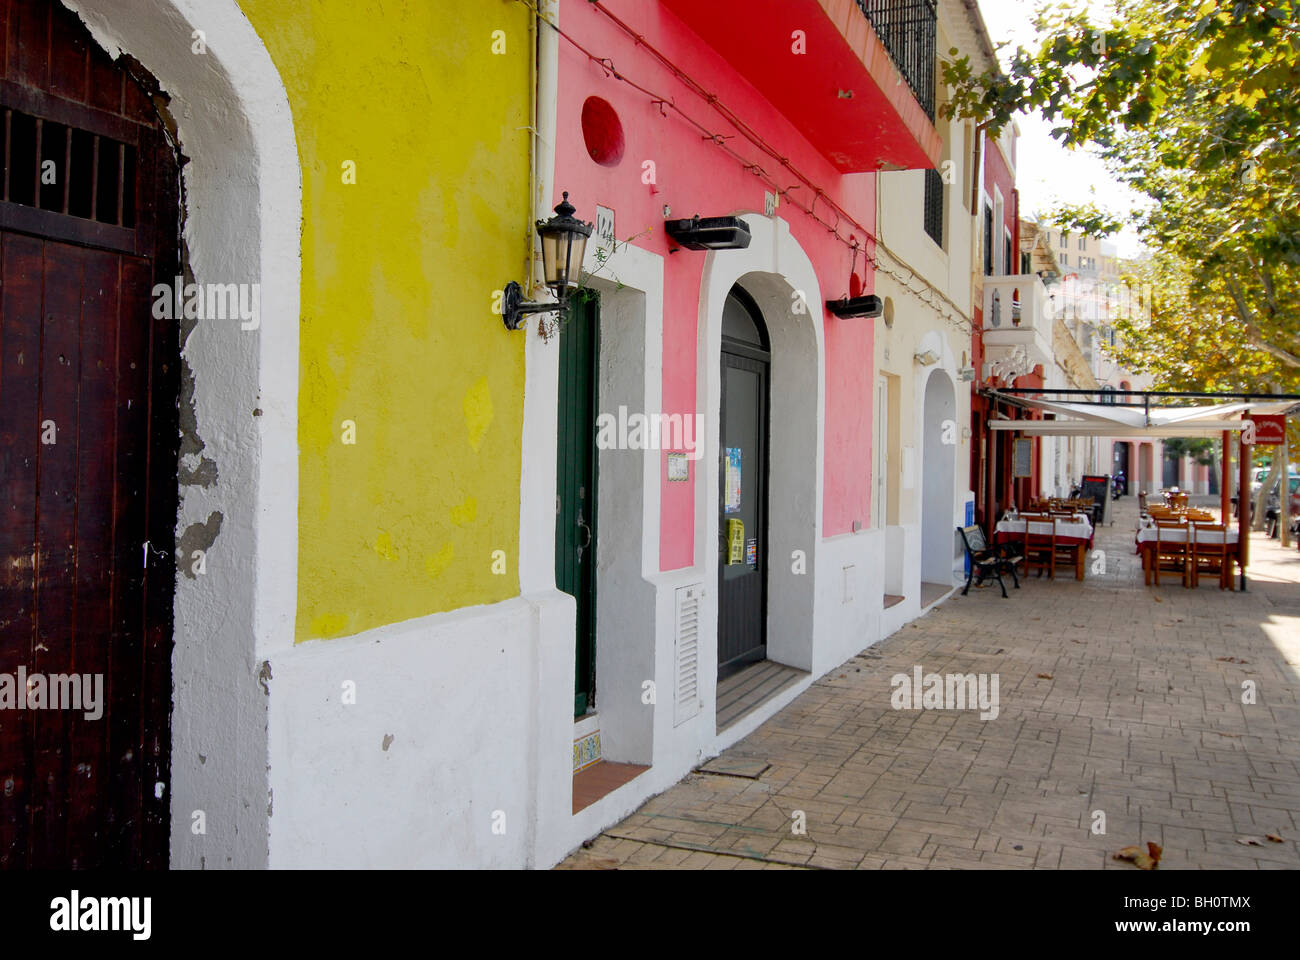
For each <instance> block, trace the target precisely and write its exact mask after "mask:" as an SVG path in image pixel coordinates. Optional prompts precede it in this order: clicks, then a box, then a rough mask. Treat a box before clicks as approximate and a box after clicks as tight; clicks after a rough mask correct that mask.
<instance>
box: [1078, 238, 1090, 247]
mask: <svg viewBox="0 0 1300 960" xmlns="http://www.w3.org/2000/svg"><path fill="white" fill-rule="evenodd" d="M1079 249H1080V250H1087V249H1088V238H1087V237H1080V238H1079Z"/></svg>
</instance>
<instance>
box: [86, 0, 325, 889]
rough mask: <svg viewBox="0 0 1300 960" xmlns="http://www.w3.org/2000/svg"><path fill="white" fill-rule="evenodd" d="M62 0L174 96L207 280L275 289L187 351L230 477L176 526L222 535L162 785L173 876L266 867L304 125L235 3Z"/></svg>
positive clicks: (193, 585) (191, 245) (290, 451)
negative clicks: (199, 820) (198, 42)
mask: <svg viewBox="0 0 1300 960" xmlns="http://www.w3.org/2000/svg"><path fill="white" fill-rule="evenodd" d="M62 2H63V4H64V5H65V6H66V7H68V8H69V9H71V10H72V11H74V12H75V13H76V14H77V15H78V16H79V17H80V18H81V20H82V21H83V22H84V23H85V24H86V26H87V27H88V28H89V30H90V32H91V34H92V36H93V37H94V38H95V40H96V42H98V43H99V44H100V45H101V46H102V47H103V48H104V49H105V50H107V51H108V53H109V54H110V55H111V56H113V57H114V58H116V57H118V56H119V55H120V54H123V53H125V54H129V55H130V56H132V57H134V58H135V59H136V60H138V61H139V62H140V63H141V64H143V65H144V67H145V68H146V69H147V70H149V72H150V73H151V74H152V75H153V77H154V78H156V79H157V80H158V82H159V84H160V86H161V88H162V90H163V91H164V92H166V93H167V94H168V96H169V97H170V98H171V100H170V104H169V112H170V114H171V116H172V118H173V119H174V120H175V122H176V126H177V131H178V138H179V141H180V145H181V149H182V152H183V153H184V155H185V156H186V157H187V158H188V159H189V163H188V164H187V165H186V166H185V167H184V169H183V177H184V216H185V221H184V233H183V243H184V246H185V254H186V257H187V263H188V265H189V267H190V269H191V270H192V272H193V274H194V280H195V281H196V282H198V283H250V284H251V283H258V284H260V292H261V308H260V327H259V328H258V329H256V330H241V329H240V324H239V323H238V322H228V321H200V322H199V323H198V325H197V326H196V327H195V329H194V330H193V332H192V333H191V334H190V336H189V338H188V340H187V341H186V342H185V344H184V347H183V350H182V353H183V356H184V358H185V360H186V361H187V363H188V365H189V368H190V370H191V371H192V375H193V378H194V407H195V414H196V421H197V435H198V437H199V438H200V439H201V440H202V441H203V442H204V450H203V451H202V456H203V457H205V458H208V459H210V460H212V461H213V462H214V464H215V468H216V471H217V480H216V482H215V483H212V484H210V485H206V486H202V485H196V484H190V485H186V486H183V487H182V488H181V490H180V494H181V496H180V513H179V517H178V524H177V530H178V534H179V532H181V531H184V530H185V529H186V528H187V527H189V526H190V525H191V524H196V523H203V522H205V521H208V520H210V519H211V518H213V517H214V516H215V515H216V514H220V519H221V528H220V532H219V533H218V535H217V538H216V539H215V541H214V542H213V544H212V546H211V548H210V549H209V551H208V556H207V559H206V573H205V574H204V575H202V576H199V577H194V578H191V577H189V576H184V575H178V577H177V587H176V597H175V628H174V637H175V649H174V652H173V660H172V677H173V683H174V690H173V703H174V707H173V715H172V759H171V763H172V766H171V778H170V782H169V783H168V784H164V785H163V786H162V789H165V790H167V791H168V792H170V794H171V810H172V852H171V863H172V866H173V867H196V868H197V867H207V868H213V867H259V866H265V865H266V863H267V844H268V839H267V838H268V822H269V819H270V815H271V798H270V797H269V791H268V789H267V782H268V780H267V710H268V702H269V684H270V677H269V676H268V675H267V674H266V673H264V672H263V670H262V664H263V663H264V662H265V661H266V660H267V659H268V657H270V656H271V655H272V654H273V653H275V652H278V651H283V650H287V649H289V648H291V647H292V645H293V631H294V620H295V606H296V602H297V588H296V584H297V562H298V444H297V433H298V373H299V368H298V322H299V309H298V308H299V289H300V282H301V263H302V261H301V225H302V176H301V170H300V166H299V161H298V149H297V141H296V139H295V136H294V126H293V115H292V113H291V110H290V107H289V100H288V95H287V93H286V91H285V88H284V84H283V83H282V81H281V79H280V76H279V73H278V72H277V70H276V68H275V65H274V64H273V63H272V61H271V57H270V54H269V53H268V52H267V50H266V47H265V46H264V45H263V43H262V41H261V39H260V38H259V37H258V36H257V33H256V31H255V30H254V29H253V26H252V24H251V23H250V22H249V21H248V19H247V17H245V16H244V14H243V12H242V11H241V10H240V9H239V6H238V4H237V3H236V2H235V0H62ZM195 31H202V39H203V44H204V50H203V52H196V50H195V48H194V42H195ZM193 459H194V461H195V462H194V463H193V464H189V465H188V466H190V467H191V468H192V467H194V466H197V463H198V461H199V457H194V458H193ZM185 563H186V565H187V566H188V560H185ZM195 810H203V811H204V813H205V817H206V826H207V833H206V834H205V835H202V836H195V835H194V834H192V832H191V830H190V824H191V815H192V812H193V811H195Z"/></svg>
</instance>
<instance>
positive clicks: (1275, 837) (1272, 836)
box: [1264, 833, 1286, 843]
mask: <svg viewBox="0 0 1300 960" xmlns="http://www.w3.org/2000/svg"><path fill="white" fill-rule="evenodd" d="M1264 836H1265V837H1267V838H1268V839H1269V840H1272V841H1273V842H1274V843H1286V841H1285V840H1283V839H1282V838H1281V837H1279V836H1278V835H1277V834H1276V833H1266V834H1264Z"/></svg>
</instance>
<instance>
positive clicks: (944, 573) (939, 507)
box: [921, 369, 957, 587]
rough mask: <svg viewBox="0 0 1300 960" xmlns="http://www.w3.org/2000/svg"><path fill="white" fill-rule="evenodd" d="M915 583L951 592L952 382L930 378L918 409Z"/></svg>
mask: <svg viewBox="0 0 1300 960" xmlns="http://www.w3.org/2000/svg"><path fill="white" fill-rule="evenodd" d="M922 416H923V418H924V419H923V420H922V430H923V434H924V440H923V446H922V449H921V580H922V581H924V582H926V583H933V584H938V585H940V586H943V587H951V585H952V582H953V577H952V575H953V559H954V557H955V554H956V551H955V546H954V544H955V537H956V524H955V522H954V509H955V508H954V493H953V487H954V484H955V480H956V466H957V464H956V458H957V454H956V450H957V398H956V393H955V391H954V389H953V383H952V378H951V377H949V376H948V374H947V373H945V372H944V371H943V370H940V369H935V370H933V371H932V372H931V373H930V376H929V379H928V380H927V381H926V385H925V402H924V404H923V406H922Z"/></svg>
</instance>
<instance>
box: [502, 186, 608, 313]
mask: <svg viewBox="0 0 1300 960" xmlns="http://www.w3.org/2000/svg"><path fill="white" fill-rule="evenodd" d="M577 212H578V211H577V208H576V207H574V206H573V204H571V203H569V192H568V191H567V190H566V191H565V192H564V199H563V200H561V201H560V203H559V205H558V206H557V207H556V208H555V216H553V217H551V219H549V220H547V221H546V222H544V223H543V222H542V221H541V220H539V221H537V233H538V236H540V237H541V238H542V273H543V274H544V276H545V277H546V285H547V286H548V287H550V288H551V292H552V293H554V294H555V300H556V302H555V303H529V302H528V301H526V300H524V291H523V288H522V287H520V286H519V284H517V283H515V281H513V280H511V281H510V282H509V283H507V284H506V287H505V290H504V291H502V298H501V319H502V320H503V321H504V322H505V325H506V329H507V330H518V329H519V328H520V326H522V325H523V322H524V318H525V317H526V316H528V315H529V314H532V313H556V312H559V313H563V312H564V310H565V309H566V307H567V306H568V302H569V294H570V293H572V292H573V291H574V290H575V289H577V286H578V280H579V278H580V276H581V274H582V258H583V255H584V254H585V253H586V251H587V238H588V237H590V236H591V224H590V223H587V222H586V221H585V220H579V219H577V218H576V217H575V216H574V214H575V213H577Z"/></svg>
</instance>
